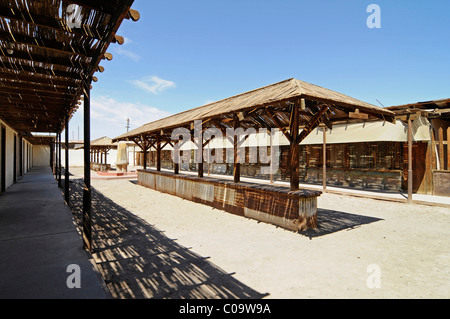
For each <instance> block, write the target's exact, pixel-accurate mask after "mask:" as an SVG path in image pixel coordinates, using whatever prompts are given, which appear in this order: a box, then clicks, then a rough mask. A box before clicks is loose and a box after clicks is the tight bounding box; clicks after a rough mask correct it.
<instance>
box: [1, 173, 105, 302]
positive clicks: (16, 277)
mask: <svg viewBox="0 0 450 319" xmlns="http://www.w3.org/2000/svg"><path fill="white" fill-rule="evenodd" d="M0 256H1V257H0V298H2V299H10V298H14V299H105V298H107V297H108V293H107V291H106V290H105V289H104V287H105V286H104V284H103V282H102V281H101V279H100V275H99V274H98V272H97V271H96V270H95V268H94V266H93V263H92V262H91V257H90V256H89V255H88V254H87V253H86V251H84V250H83V248H82V241H81V239H80V236H79V234H78V233H77V230H76V226H75V224H74V223H73V219H72V214H71V212H70V210H69V208H68V207H67V205H66V204H65V202H64V199H63V196H62V194H61V191H60V190H59V189H58V186H57V183H56V182H55V180H54V178H53V175H52V172H51V170H50V167H48V168H47V167H39V168H33V169H32V170H31V171H30V172H29V173H28V174H26V175H25V176H24V177H23V178H22V179H21V180H19V182H18V183H16V184H15V185H13V186H12V187H11V188H10V189H8V190H7V192H6V193H4V194H2V195H0ZM69 265H76V266H75V268H68V267H69ZM73 269H75V270H73ZM77 274H79V277H76V276H77ZM68 282H69V284H70V283H72V284H77V283H79V284H80V288H77V287H75V288H69V287H68V284H67V283H68Z"/></svg>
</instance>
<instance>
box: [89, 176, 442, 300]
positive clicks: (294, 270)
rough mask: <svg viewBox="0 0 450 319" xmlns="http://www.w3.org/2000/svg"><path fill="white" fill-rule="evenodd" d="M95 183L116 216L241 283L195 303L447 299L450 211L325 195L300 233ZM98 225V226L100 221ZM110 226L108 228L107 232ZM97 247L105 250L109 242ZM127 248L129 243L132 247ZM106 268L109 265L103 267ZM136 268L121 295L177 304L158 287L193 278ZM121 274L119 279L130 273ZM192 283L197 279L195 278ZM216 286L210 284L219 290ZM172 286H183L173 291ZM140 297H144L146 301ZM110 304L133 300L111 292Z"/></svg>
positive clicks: (123, 184) (117, 183)
mask: <svg viewBox="0 0 450 319" xmlns="http://www.w3.org/2000/svg"><path fill="white" fill-rule="evenodd" d="M92 185H93V187H94V188H95V190H96V191H98V192H99V193H100V194H101V195H102V196H104V198H109V199H110V200H111V203H110V204H111V205H113V206H114V207H115V210H116V211H118V212H119V211H126V212H128V213H131V215H134V216H136V217H138V218H139V221H140V222H144V223H145V224H147V225H151V227H152V229H155V230H158V231H161V232H163V233H162V234H163V235H164V237H161V238H159V239H160V240H162V238H163V239H164V240H163V241H164V242H165V241H166V240H167V243H169V242H170V243H176V245H177V248H180V249H181V250H183V249H185V248H189V249H188V251H189V252H191V253H194V254H195V256H196V257H195V258H197V257H198V258H200V259H201V260H205V259H203V258H202V257H209V258H208V259H207V261H208V267H213V268H214V267H216V268H217V269H220V271H219V272H217V273H214V274H215V275H214V276H215V277H216V279H217V278H219V277H220V278H222V279H223V278H226V280H225V281H227V280H228V281H230V282H226V284H224V286H223V287H221V289H222V288H223V291H226V290H227V289H228V290H230V289H231V290H232V289H233V288H230V287H236V285H237V286H239V287H240V288H239V289H238V290H239V293H241V295H239V293H236V296H233V295H232V294H231V295H228V296H225V295H223V293H222V292H223V291H222V292H218V291H213V292H211V293H210V294H209V295H208V293H204V292H205V291H208V289H215V288H217V287H218V286H217V285H206V287H205V286H204V287H202V289H203V290H202V293H200V295H197V297H206V298H209V297H216V298H223V297H227V298H230V297H238V298H246V297H250V298H259V297H265V298H283V299H288V298H289V299H290V298H449V297H450V236H449V235H450V209H449V208H442V207H430V206H423V205H407V204H402V203H394V202H387V201H380V200H371V199H364V198H357V197H350V196H340V195H335V194H323V195H322V196H321V197H320V199H319V213H318V219H319V225H320V228H319V230H318V231H317V232H309V233H307V234H296V233H293V232H290V231H286V230H283V229H281V228H277V227H275V226H273V225H268V224H264V223H259V222H257V221H255V220H250V219H246V218H242V217H239V216H234V215H231V214H228V213H225V212H223V211H219V210H216V209H213V208H211V207H208V206H204V205H200V204H196V203H193V202H189V201H186V200H183V199H180V198H177V197H174V196H170V195H167V194H162V193H159V192H156V191H153V190H150V189H147V188H144V187H141V186H138V185H136V184H135V183H132V182H130V181H128V180H109V181H102V180H93V181H92ZM104 198H103V199H104ZM106 210H111V209H110V208H107V209H106ZM116 214H118V213H116ZM128 219H129V217H128ZM96 222H97V223H99V224H100V223H104V221H100V219H99V218H97V220H96ZM126 222H129V220H128V221H127V220H117V221H116V224H117V225H118V224H120V223H122V224H123V223H126ZM109 223H111V224H114V221H113V220H109ZM110 227H111V229H114V226H113V225H110ZM94 231H95V230H94ZM144 232H149V230H148V229H147V230H145V231H144ZM159 233H160V232H159ZM160 234H161V233H160ZM131 235H132V234H131ZM141 235H142V234H141ZM147 237H148V236H147ZM156 239H158V238H156ZM141 242H142V240H141ZM113 244H114V247H115V248H116V249H117V248H120V240H118V241H117V240H116V241H115V242H114V243H113ZM153 244H154V242H153V243H152V245H153ZM101 245H103V246H102V247H104V248H105V247H106V246H107V245H108V244H107V243H105V242H104V243H102V244H101ZM126 247H127V249H129V248H130V247H133V246H132V245H131V246H130V245H129V243H128V244H127V246H126ZM119 250H120V249H119ZM134 250H135V251H136V249H134ZM122 252H123V254H122V255H123V256H122V257H121V258H123V259H124V260H127V259H128V261H129V262H135V261H136V259H139V256H137V255H135V256H128V257H127V252H126V249H125V248H123V250H122ZM154 253H155V252H153V253H152V254H154ZM152 254H150V255H151V256H153V255H152ZM128 255H130V253H128ZM131 255H133V254H132V253H131ZM150 255H149V256H150ZM105 256H106V255H105V254H103V255H102V254H100V253H99V254H96V256H95V257H96V259H97V261H98V262H99V265H101V266H102V265H103V266H102V267H104V269H108V271H109V272H110V273H113V269H114V267H116V268H117V267H124V266H123V265H116V266H114V262H117V256H116V257H114V258H112V259H111V261H108V258H107V257H105ZM124 256H125V257H124ZM165 257H166V258H167V260H168V261H167V264H168V265H170V266H171V267H172V268H173V267H175V268H176V265H177V264H176V263H173V260H174V259H173V258H174V256H173V255H171V254H168V255H167V256H165ZM102 258H103V259H102ZM149 258H150V257H149ZM152 258H153V257H152ZM141 259H142V256H141ZM175 260H176V258H175ZM140 262H141V266H142V264H144V266H145V265H148V264H151V263H152V262H153V261H152V260H151V258H150V259H148V260H141V261H140ZM108 263H109V264H108ZM107 264H108V265H109V266H108V267H105V265H107ZM194 264H195V262H194ZM160 266H161V265H160ZM134 268H136V267H134ZM141 268H142V271H141V272H140V273H139V279H138V280H137V279H136V278H137V277H136V276H135V278H131V279H130V278H128V279H129V280H128V281H127V283H126V284H125V285H128V288H127V287H125V288H123V289H125V290H126V289H129V290H130V289H132V287H131V286H130V285H131V284H130V282H133V283H134V285H135V287H140V289H141V292H140V293H139V294H136V293H135V296H134V297H139V296H142V297H164V298H165V297H175V298H176V297H177V296H176V295H174V294H173V293H172V294H169V295H167V293H166V294H161V293H157V292H158V291H159V290H158V288H157V287H156V286H155V285H158V284H160V283H161V282H164V283H166V284H167V285H168V287H169V288H167V289H168V290H167V291H169V290H170V291H172V290H174V289H175V290H176V289H178V288H179V287H180V286H179V284H180V283H183V284H182V287H183V289H185V290H186V289H187V290H189V289H190V288H187V287H188V286H189V285H190V282H191V281H192V280H191V279H192V278H191V279H189V278H187V277H189V274H187V273H186V272H182V273H179V274H178V275H177V274H173V273H171V274H170V276H168V277H167V276H166V275H165V274H164V271H163V272H162V273H160V278H159V279H160V280H156V279H155V280H154V281H153V286H152V284H151V278H152V277H153V279H154V276H156V275H155V272H158V273H159V271H160V270H161V267H159V266H158V267H156V266H155V267H153V268H152V267H150V268H148V269H147V270H145V269H144V268H145V267H144V268H143V267H141ZM119 273H121V274H122V276H125V273H126V272H125V271H120V272H119ZM189 273H190V272H189ZM230 274H232V275H230ZM180 276H181V277H182V278H181V277H180ZM183 276H184V277H183ZM186 276H187V277H186ZM214 276H212V277H214ZM119 277H120V276H116V277H114V278H113V279H114V280H116V283H115V287H119V286H120V284H118V283H117V282H121V279H120V278H119ZM212 277H211V278H212ZM146 278H147V279H146ZM161 278H163V279H162V280H161ZM196 279H197V280H200V279H199V277H196ZM216 279H214V280H215V282H216V283H220V280H219V279H217V280H216ZM109 280H110V281H111V280H112V279H111V278H109ZM149 280H150V282H149ZM214 280H213V281H214ZM234 280H236V281H235V282H234ZM174 281H179V282H178V283H177V284H173V282H174ZM231 281H233V282H231ZM171 284H172V286H173V287H172V288H170V286H171ZM122 285H123V283H122ZM227 285H228V286H227ZM230 285H231V286H230ZM200 286H201V284H200ZM151 287H153V288H151ZM177 287H178V288H177ZM211 287H213V288H211ZM214 287H215V288H214ZM227 287H228V288H227ZM243 287H245V289H244V288H243ZM241 288H242V289H241ZM119 290H120V289H119ZM119 290H117V291H119ZM219 290H220V289H219ZM142 291H147V295H146V293H145V292H142ZM149 291H150V292H151V293H149ZM235 291H237V290H235ZM186 293H187V295H185V296H189V297H193V298H196V296H195V293H192V292H190V293H188V292H186ZM196 293H198V292H196ZM116 297H123V298H125V297H133V296H132V294H123V292H122V293H121V292H117V295H116Z"/></svg>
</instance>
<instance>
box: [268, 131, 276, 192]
mask: <svg viewBox="0 0 450 319" xmlns="http://www.w3.org/2000/svg"><path fill="white" fill-rule="evenodd" d="M268 132H270V133H269V136H270V139H269V140H270V143H269V144H270V184H273V163H274V162H275V152H274V151H273V150H274V149H273V134H272V131H268Z"/></svg>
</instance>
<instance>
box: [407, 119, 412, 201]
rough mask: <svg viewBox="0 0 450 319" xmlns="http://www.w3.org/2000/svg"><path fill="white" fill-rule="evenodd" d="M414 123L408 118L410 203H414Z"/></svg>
mask: <svg viewBox="0 0 450 319" xmlns="http://www.w3.org/2000/svg"><path fill="white" fill-rule="evenodd" d="M412 163H413V158H412V123H411V118H409V119H408V203H409V204H411V203H412V191H413V164H412Z"/></svg>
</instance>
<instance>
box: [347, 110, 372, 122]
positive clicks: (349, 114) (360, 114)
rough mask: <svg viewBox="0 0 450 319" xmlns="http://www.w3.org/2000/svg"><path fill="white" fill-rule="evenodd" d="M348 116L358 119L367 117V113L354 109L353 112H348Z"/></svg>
mask: <svg viewBox="0 0 450 319" xmlns="http://www.w3.org/2000/svg"><path fill="white" fill-rule="evenodd" d="M348 117H349V118H351V119H360V120H367V119H369V115H368V114H365V113H360V112H359V109H356V110H355V112H349V113H348Z"/></svg>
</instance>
